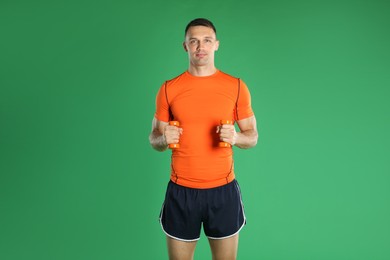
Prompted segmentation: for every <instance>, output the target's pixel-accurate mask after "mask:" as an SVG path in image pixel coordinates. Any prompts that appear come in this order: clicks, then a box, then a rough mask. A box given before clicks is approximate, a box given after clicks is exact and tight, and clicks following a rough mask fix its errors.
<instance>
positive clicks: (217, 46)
mask: <svg viewBox="0 0 390 260" xmlns="http://www.w3.org/2000/svg"><path fill="white" fill-rule="evenodd" d="M218 48H219V41H218V40H217V41H216V42H215V51H217V50H218Z"/></svg>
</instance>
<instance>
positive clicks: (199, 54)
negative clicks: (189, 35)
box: [195, 53, 207, 58]
mask: <svg viewBox="0 0 390 260" xmlns="http://www.w3.org/2000/svg"><path fill="white" fill-rule="evenodd" d="M195 56H196V57H197V58H203V57H206V56H207V54H206V53H197V54H195Z"/></svg>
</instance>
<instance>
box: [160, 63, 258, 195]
mask: <svg viewBox="0 0 390 260" xmlns="http://www.w3.org/2000/svg"><path fill="white" fill-rule="evenodd" d="M253 115H254V113H253V111H252V107H251V98H250V93H249V90H248V88H247V86H246V84H245V83H244V82H243V81H242V80H241V79H239V78H235V77H233V76H230V75H228V74H226V73H224V72H222V71H220V70H217V72H216V73H214V74H213V75H210V76H205V77H196V76H193V75H191V74H190V73H189V72H188V71H186V72H184V73H182V74H181V75H179V76H177V77H175V78H173V79H171V80H168V81H166V82H165V83H164V84H163V85H162V86H161V88H160V89H159V91H158V94H157V97H156V113H155V117H156V119H158V120H159V121H163V122H168V121H172V120H174V121H179V123H180V128H182V129H183V134H182V135H181V136H180V141H179V143H180V148H178V149H172V162H171V176H170V179H171V180H172V181H173V182H175V183H177V184H179V185H182V186H186V187H190V188H198V189H205V188H213V187H218V186H222V185H224V184H227V183H229V182H231V181H233V180H234V179H235V175H234V163H233V149H232V148H221V147H219V146H218V144H219V142H220V140H219V134H218V133H216V129H217V126H218V125H220V121H221V120H224V119H227V120H233V121H236V120H242V119H245V118H248V117H251V116H253Z"/></svg>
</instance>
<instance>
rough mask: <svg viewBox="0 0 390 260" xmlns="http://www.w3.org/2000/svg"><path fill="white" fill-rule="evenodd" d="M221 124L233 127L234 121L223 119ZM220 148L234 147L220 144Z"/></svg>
mask: <svg viewBox="0 0 390 260" xmlns="http://www.w3.org/2000/svg"><path fill="white" fill-rule="evenodd" d="M220 123H221V125H232V124H233V121H232V120H228V119H223V120H221V122H220ZM219 147H223V148H229V147H232V145H231V144H229V143H226V142H219Z"/></svg>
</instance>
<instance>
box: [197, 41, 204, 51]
mask: <svg viewBox="0 0 390 260" xmlns="http://www.w3.org/2000/svg"><path fill="white" fill-rule="evenodd" d="M196 49H197V50H200V49H203V42H202V41H198V46H197V48H196Z"/></svg>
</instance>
